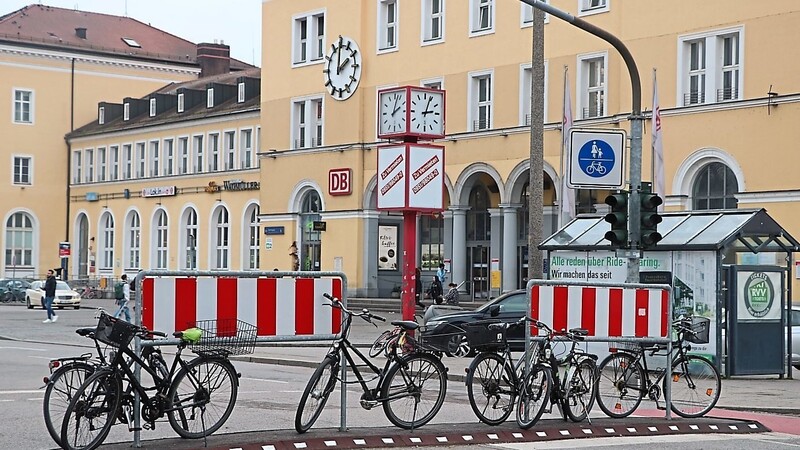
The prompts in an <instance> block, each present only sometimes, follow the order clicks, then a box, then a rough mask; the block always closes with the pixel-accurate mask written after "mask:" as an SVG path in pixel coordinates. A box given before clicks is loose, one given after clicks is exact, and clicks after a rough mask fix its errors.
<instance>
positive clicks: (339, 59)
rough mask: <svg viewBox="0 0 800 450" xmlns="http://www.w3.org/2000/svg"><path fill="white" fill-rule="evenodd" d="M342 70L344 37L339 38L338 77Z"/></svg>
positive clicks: (337, 55)
mask: <svg viewBox="0 0 800 450" xmlns="http://www.w3.org/2000/svg"><path fill="white" fill-rule="evenodd" d="M341 70H342V37H341V36H339V51H338V52H336V75H339V72H340V71H341Z"/></svg>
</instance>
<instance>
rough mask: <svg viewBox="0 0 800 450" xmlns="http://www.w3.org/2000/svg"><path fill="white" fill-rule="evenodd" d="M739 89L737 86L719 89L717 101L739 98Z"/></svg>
mask: <svg viewBox="0 0 800 450" xmlns="http://www.w3.org/2000/svg"><path fill="white" fill-rule="evenodd" d="M738 99H739V89H737V88H735V87H734V88H723V89H717V101H718V102H724V101H726V100H738Z"/></svg>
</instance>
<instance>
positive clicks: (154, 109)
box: [150, 98, 156, 117]
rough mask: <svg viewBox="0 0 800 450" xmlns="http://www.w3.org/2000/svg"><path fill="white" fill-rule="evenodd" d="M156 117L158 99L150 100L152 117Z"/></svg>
mask: <svg viewBox="0 0 800 450" xmlns="http://www.w3.org/2000/svg"><path fill="white" fill-rule="evenodd" d="M155 116H156V99H154V98H151V99H150V117H155Z"/></svg>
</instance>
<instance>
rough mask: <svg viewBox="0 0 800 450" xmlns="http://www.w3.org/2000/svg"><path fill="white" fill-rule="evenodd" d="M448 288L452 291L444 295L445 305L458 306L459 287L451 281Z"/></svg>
mask: <svg viewBox="0 0 800 450" xmlns="http://www.w3.org/2000/svg"><path fill="white" fill-rule="evenodd" d="M448 286H449V287H450V289H448V290H447V294H444V303H445V304H447V305H453V306H458V285H457V284H455V283H453V282H452V281H451V282H450V284H448Z"/></svg>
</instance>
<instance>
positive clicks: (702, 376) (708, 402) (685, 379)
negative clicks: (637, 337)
mask: <svg viewBox="0 0 800 450" xmlns="http://www.w3.org/2000/svg"><path fill="white" fill-rule="evenodd" d="M673 328H674V329H675V331H676V332H677V336H676V339H675V340H674V341H673V342H672V350H671V352H667V353H663V354H659V356H673V355H675V352H676V351H677V357H676V358H675V359H674V360H673V361H672V365H671V368H672V370H671V372H670V376H669V377H666V373H667V369H666V367H664V368H662V369H659V370H657V371H656V377H655V380H652V379H651V377H650V372H651V371H650V369H649V368H648V367H647V358H645V353H646V352H649V353H650V356H654V355H656V354H657V353H658V352H660V351H664V350H666V345H663V344H662V345H659V344H655V345H652V346H649V344H645V343H636V344H634V347H633V348H625V347H623V346H621V345H617V346H616V348H612V351H613V353H612V354H610V355H608V356H607V357H606V358H605V359H604V360H603V362H601V363H600V369H599V371H600V381H599V382H598V391H597V404H598V405H599V406H600V409H602V410H603V412H604V413H606V415H608V416H609V417H615V418H622V417H627V416H629V415H631V414H632V413H633V412H634V411H635V410H636V408H638V407H639V404H640V403H641V402H642V398H643V397H644V395H645V394H647V396H648V397H649V398H650V400H653V401H654V402H655V403H656V407H657V408H659V409H661V407H660V406H659V404H658V402H659V400H660V398H661V395H662V392H666V389H667V382H668V380H669V381H672V384H671V386H670V388H671V391H672V396H671V399H672V402H671V409H672V411H674V412H675V414H677V415H679V416H681V417H687V418H695V417H702V416H704V415H705V414H706V413H708V412H709V411H711V409H712V408H713V407H714V406H715V405H716V404H717V401H718V400H719V396H720V393H721V390H722V382H721V380H720V376H719V372H718V371H717V368H716V367H714V365H713V364H712V363H711V362H710V361H709V360H708V359H706V358H703V357H701V356H697V355H689V354H687V353H688V352H689V351H691V349H692V346H691V344H687V343H686V342H685V341H688V342H692V343H701V344H702V343H708V319H706V318H703V317H691V316H690V317H684V318H680V319H678V320H677V322H676V323H675V324H673ZM659 385H661V387H659ZM665 408H666V406H665Z"/></svg>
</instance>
